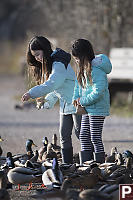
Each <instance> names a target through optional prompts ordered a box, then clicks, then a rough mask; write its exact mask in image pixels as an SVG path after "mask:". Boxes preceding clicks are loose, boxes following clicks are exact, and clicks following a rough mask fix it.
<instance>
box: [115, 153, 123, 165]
mask: <svg viewBox="0 0 133 200" xmlns="http://www.w3.org/2000/svg"><path fill="white" fill-rule="evenodd" d="M115 162H116V164H117V165H123V164H124V159H123V156H122V154H121V153H117V154H116V155H115Z"/></svg>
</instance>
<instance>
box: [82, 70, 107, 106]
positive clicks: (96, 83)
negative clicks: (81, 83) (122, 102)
mask: <svg viewBox="0 0 133 200" xmlns="http://www.w3.org/2000/svg"><path fill="white" fill-rule="evenodd" d="M92 79H93V84H92V92H91V93H90V94H88V95H87V96H86V97H81V98H80V104H81V105H82V106H87V105H91V104H94V103H96V102H98V101H99V99H100V98H101V97H102V96H103V94H104V90H105V88H106V87H107V75H106V73H105V72H104V71H102V70H100V69H98V68H95V70H94V71H93V72H92Z"/></svg>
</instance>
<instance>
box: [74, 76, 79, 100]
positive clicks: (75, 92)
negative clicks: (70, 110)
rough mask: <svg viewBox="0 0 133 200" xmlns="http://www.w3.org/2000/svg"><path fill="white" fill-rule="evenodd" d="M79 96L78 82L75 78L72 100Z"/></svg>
mask: <svg viewBox="0 0 133 200" xmlns="http://www.w3.org/2000/svg"><path fill="white" fill-rule="evenodd" d="M79 97H80V95H79V84H78V80H77V79H76V80H75V86H74V92H73V98H72V100H73V101H74V100H76V99H77V98H79Z"/></svg>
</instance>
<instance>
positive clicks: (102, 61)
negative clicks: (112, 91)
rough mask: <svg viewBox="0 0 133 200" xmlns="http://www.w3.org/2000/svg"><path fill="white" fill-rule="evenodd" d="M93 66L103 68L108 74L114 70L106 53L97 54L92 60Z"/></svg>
mask: <svg viewBox="0 0 133 200" xmlns="http://www.w3.org/2000/svg"><path fill="white" fill-rule="evenodd" d="M93 66H95V67H98V68H100V69H102V70H103V71H104V72H105V73H106V74H109V73H110V72H111V70H112V64H111V62H110V60H109V58H108V57H107V56H106V55H105V54H99V55H96V56H95V58H94V59H93V60H92V67H93Z"/></svg>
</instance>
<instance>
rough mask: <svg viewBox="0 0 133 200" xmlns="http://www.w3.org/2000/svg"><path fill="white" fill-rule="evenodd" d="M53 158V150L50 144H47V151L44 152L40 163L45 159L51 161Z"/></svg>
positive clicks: (55, 154) (55, 155) (54, 153)
mask: <svg viewBox="0 0 133 200" xmlns="http://www.w3.org/2000/svg"><path fill="white" fill-rule="evenodd" d="M53 158H57V153H56V152H55V151H54V150H53V145H52V143H49V144H48V146H47V151H46V152H44V154H43V156H42V162H43V161H46V159H53Z"/></svg>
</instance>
